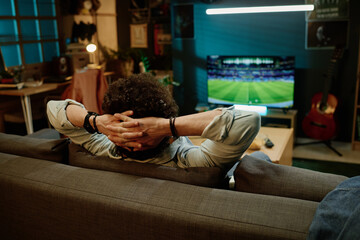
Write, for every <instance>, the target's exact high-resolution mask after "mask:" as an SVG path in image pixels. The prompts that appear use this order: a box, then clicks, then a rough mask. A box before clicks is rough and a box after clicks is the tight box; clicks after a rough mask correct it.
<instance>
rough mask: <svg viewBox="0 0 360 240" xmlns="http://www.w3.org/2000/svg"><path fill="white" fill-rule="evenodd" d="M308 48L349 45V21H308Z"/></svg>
mask: <svg viewBox="0 0 360 240" xmlns="http://www.w3.org/2000/svg"><path fill="white" fill-rule="evenodd" d="M306 27H307V31H306V32H307V36H306V48H308V49H311V48H334V47H335V46H343V47H346V46H347V39H348V21H324V22H321V21H317V22H307V26H306Z"/></svg>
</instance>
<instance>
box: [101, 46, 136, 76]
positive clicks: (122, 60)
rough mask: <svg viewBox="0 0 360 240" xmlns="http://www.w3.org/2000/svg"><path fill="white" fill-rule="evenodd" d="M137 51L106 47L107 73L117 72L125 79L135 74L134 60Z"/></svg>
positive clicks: (104, 52) (104, 51) (104, 53)
mask: <svg viewBox="0 0 360 240" xmlns="http://www.w3.org/2000/svg"><path fill="white" fill-rule="evenodd" d="M136 54H137V53H136V51H135V50H134V49H131V48H127V49H122V48H119V49H118V50H114V49H110V48H107V47H104V50H103V55H104V59H105V61H106V71H110V72H115V73H118V74H120V75H121V76H123V77H129V76H130V75H131V74H133V73H134V59H135V58H136Z"/></svg>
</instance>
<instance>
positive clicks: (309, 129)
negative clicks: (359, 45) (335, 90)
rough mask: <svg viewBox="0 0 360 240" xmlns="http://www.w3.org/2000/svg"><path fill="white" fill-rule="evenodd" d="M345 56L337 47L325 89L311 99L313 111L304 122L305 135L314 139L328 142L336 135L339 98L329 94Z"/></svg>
mask: <svg viewBox="0 0 360 240" xmlns="http://www.w3.org/2000/svg"><path fill="white" fill-rule="evenodd" d="M342 55H343V48H340V47H336V48H335V50H334V53H333V56H332V57H331V60H330V64H329V67H328V71H327V73H326V74H325V88H324V91H323V92H319V93H316V94H315V95H314V96H313V98H312V99H311V109H310V111H309V113H308V114H307V115H306V116H305V118H304V119H303V122H302V128H303V131H304V133H305V134H306V135H307V136H308V137H310V138H314V139H318V140H323V141H327V140H330V139H331V138H333V137H334V136H335V135H336V132H337V127H336V122H335V119H334V113H335V111H336V107H337V105H338V100H337V98H336V97H335V96H334V95H333V94H331V93H329V89H330V85H331V80H332V79H333V78H334V71H335V69H336V67H337V63H338V60H339V59H341V57H342Z"/></svg>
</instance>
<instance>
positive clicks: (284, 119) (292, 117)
mask: <svg viewBox="0 0 360 240" xmlns="http://www.w3.org/2000/svg"><path fill="white" fill-rule="evenodd" d="M296 115H297V110H295V109H268V110H267V114H266V115H263V116H261V126H264V127H282V128H293V129H294V132H296V131H295V128H296Z"/></svg>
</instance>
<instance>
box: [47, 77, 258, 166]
mask: <svg viewBox="0 0 360 240" xmlns="http://www.w3.org/2000/svg"><path fill="white" fill-rule="evenodd" d="M102 108H103V111H104V113H105V114H104V115H97V114H95V113H91V112H88V111H87V110H86V109H85V108H84V106H83V105H82V104H80V103H78V102H76V101H74V100H70V99H67V100H65V101H50V102H49V103H48V108H47V114H48V118H49V121H50V122H51V124H52V125H53V126H54V128H55V129H56V130H58V131H59V132H60V133H62V134H64V135H66V136H68V137H70V139H71V140H72V141H73V142H74V143H76V144H79V145H81V146H83V147H84V148H85V149H87V150H88V151H90V152H91V153H93V154H95V155H97V156H108V157H111V158H118V159H123V160H126V161H138V162H148V163H155V164H161V165H166V166H173V167H180V168H187V167H213V166H217V167H220V168H223V169H228V168H230V167H231V166H232V165H234V163H235V162H237V161H238V160H239V159H240V157H241V156H242V154H243V153H244V152H245V151H246V149H247V148H248V147H249V145H250V144H251V142H252V141H253V139H254V138H255V136H256V135H257V133H258V131H259V128H260V116H259V115H258V114H257V113H254V112H247V111H241V110H236V109H234V107H230V108H222V109H216V110H213V111H208V112H204V113H197V114H192V115H186V116H181V117H178V118H176V115H177V109H178V107H177V105H176V103H175V101H174V100H173V98H172V96H171V94H170V92H169V91H168V90H167V88H166V87H165V86H163V85H162V84H161V83H159V82H158V81H157V80H156V79H155V78H154V77H153V76H152V75H150V74H147V73H144V74H137V75H132V76H131V77H129V78H128V79H119V80H118V81H116V82H114V83H113V84H111V85H110V86H109V89H108V90H107V92H106V94H105V97H104V101H103V106H102ZM120 113H122V114H120ZM130 116H131V117H130ZM190 135H191V136H202V137H204V138H207V140H206V141H204V142H203V143H202V144H201V146H194V145H193V144H192V143H191V142H190V140H189V139H188V138H187V137H186V136H190ZM171 136H172V138H171ZM114 142H115V143H116V144H115V143H114Z"/></svg>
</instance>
